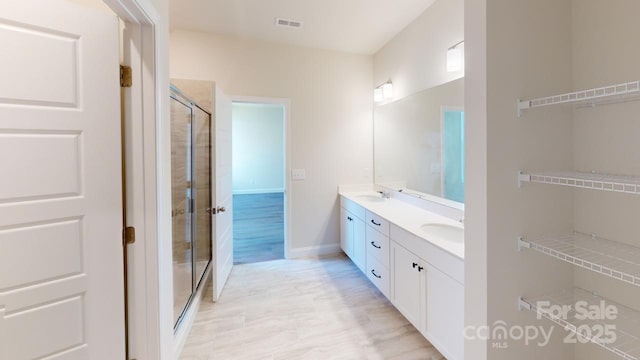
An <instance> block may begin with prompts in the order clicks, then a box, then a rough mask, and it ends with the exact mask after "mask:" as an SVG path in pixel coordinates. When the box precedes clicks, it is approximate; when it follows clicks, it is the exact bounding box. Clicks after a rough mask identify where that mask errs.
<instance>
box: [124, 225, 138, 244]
mask: <svg viewBox="0 0 640 360" xmlns="http://www.w3.org/2000/svg"><path fill="white" fill-rule="evenodd" d="M122 239H123V240H124V244H125V245H131V244H133V243H135V242H136V228H134V227H133V226H127V227H126V228H124V230H123V231H122Z"/></svg>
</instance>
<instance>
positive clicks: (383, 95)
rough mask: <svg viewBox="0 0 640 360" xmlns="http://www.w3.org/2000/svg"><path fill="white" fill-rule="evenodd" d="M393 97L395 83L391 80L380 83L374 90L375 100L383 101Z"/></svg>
mask: <svg viewBox="0 0 640 360" xmlns="http://www.w3.org/2000/svg"><path fill="white" fill-rule="evenodd" d="M391 98H393V83H392V82H391V80H389V81H387V82H386V83H384V84H382V85H379V86H378V87H376V88H375V89H374V90H373V101H375V102H381V101H382V100H388V99H391Z"/></svg>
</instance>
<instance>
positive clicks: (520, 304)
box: [518, 297, 531, 311]
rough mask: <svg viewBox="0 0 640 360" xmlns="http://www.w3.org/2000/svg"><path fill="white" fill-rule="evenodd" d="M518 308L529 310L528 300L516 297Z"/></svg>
mask: <svg viewBox="0 0 640 360" xmlns="http://www.w3.org/2000/svg"><path fill="white" fill-rule="evenodd" d="M518 310H519V311H522V310H531V304H529V303H528V302H526V301H525V300H524V298H522V297H519V298H518Z"/></svg>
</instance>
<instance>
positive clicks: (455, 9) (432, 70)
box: [373, 0, 464, 99]
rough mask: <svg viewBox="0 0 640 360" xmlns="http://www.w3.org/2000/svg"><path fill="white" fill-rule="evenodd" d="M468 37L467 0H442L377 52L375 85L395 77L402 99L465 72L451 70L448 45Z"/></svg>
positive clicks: (375, 56)
mask: <svg viewBox="0 0 640 360" xmlns="http://www.w3.org/2000/svg"><path fill="white" fill-rule="evenodd" d="M463 39H464V0H438V1H436V2H435V3H434V4H433V5H431V6H430V7H429V8H427V10H425V11H424V12H423V13H422V14H421V15H420V16H418V18H417V19H416V20H414V21H413V22H412V23H411V24H409V25H408V26H407V27H406V28H405V29H404V30H402V31H401V32H400V33H399V34H398V35H396V36H395V37H394V38H393V39H392V40H391V41H389V42H388V43H387V44H386V45H385V46H384V47H383V48H382V49H380V50H379V51H378V52H377V53H376V54H375V55H374V65H373V71H374V75H373V82H374V85H380V84H381V83H383V82H385V81H387V80H389V79H391V80H392V81H393V90H394V98H396V99H400V98H403V97H405V96H407V95H411V94H413V93H416V92H418V91H420V90H424V89H428V88H431V87H434V86H437V85H440V84H444V83H446V82H449V81H451V80H455V79H457V78H460V77H462V76H464V72H463V71H459V72H453V73H448V72H447V68H446V59H447V49H448V48H449V47H450V46H453V45H454V44H456V43H457V42H459V41H461V40H463Z"/></svg>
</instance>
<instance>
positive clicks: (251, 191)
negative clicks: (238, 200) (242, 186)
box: [233, 188, 284, 195]
mask: <svg viewBox="0 0 640 360" xmlns="http://www.w3.org/2000/svg"><path fill="white" fill-rule="evenodd" d="M282 192H284V188H277V189H248V190H234V191H233V195H253V194H271V193H282Z"/></svg>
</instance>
